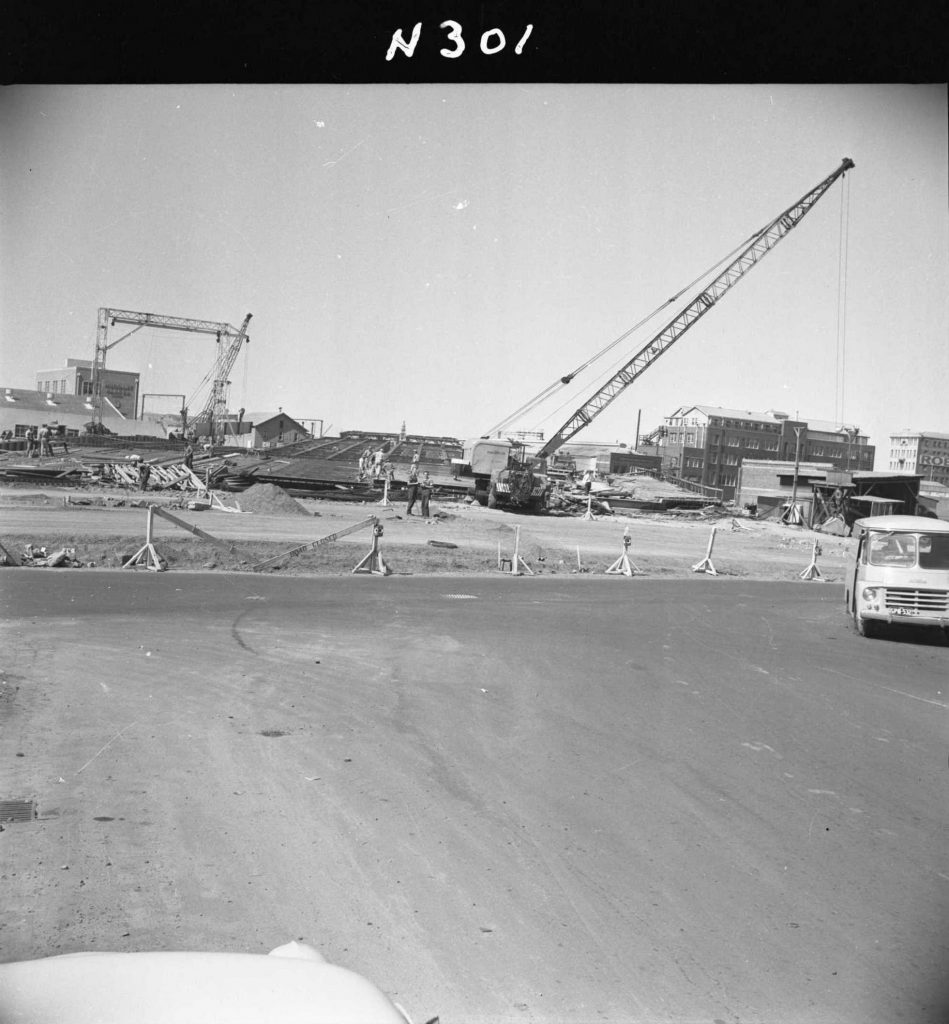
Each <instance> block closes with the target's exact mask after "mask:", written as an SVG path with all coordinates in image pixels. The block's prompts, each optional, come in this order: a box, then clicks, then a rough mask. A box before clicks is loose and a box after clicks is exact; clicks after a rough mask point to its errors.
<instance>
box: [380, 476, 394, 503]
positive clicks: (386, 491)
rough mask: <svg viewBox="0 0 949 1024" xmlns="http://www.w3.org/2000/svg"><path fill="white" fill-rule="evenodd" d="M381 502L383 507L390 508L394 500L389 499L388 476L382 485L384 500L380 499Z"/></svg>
mask: <svg viewBox="0 0 949 1024" xmlns="http://www.w3.org/2000/svg"><path fill="white" fill-rule="evenodd" d="M379 504H380V505H381V506H382V507H383V508H389V507H390V506H391V505H392V502H391V501H389V478H388V477H386V478H385V481H384V482H383V485H382V501H380V502H379Z"/></svg>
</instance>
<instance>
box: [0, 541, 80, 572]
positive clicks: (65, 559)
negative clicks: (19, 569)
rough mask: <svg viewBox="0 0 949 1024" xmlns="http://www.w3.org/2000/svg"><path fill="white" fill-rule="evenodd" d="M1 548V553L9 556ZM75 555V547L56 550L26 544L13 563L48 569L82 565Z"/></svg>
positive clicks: (70, 567)
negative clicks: (20, 555)
mask: <svg viewBox="0 0 949 1024" xmlns="http://www.w3.org/2000/svg"><path fill="white" fill-rule="evenodd" d="M2 550H3V554H4V555H5V556H6V557H8V558H9V557H10V555H9V552H8V551H6V549H2ZM75 556H76V549H75V548H60V549H59V550H58V551H47V550H46V548H44V547H39V546H37V545H35V544H27V546H26V548H25V549H24V551H23V555H22V557H21V558H20V561H19V563H17V562H14V563H13V564H14V565H16V564H19V565H25V566H34V567H37V568H50V569H79V568H81V567H82V562H80V561H78V560H77V559H76V557H75Z"/></svg>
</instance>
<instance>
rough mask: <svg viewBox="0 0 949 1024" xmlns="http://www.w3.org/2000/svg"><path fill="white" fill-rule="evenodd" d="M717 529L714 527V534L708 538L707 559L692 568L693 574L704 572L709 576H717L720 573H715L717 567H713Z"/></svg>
mask: <svg viewBox="0 0 949 1024" xmlns="http://www.w3.org/2000/svg"><path fill="white" fill-rule="evenodd" d="M715 529H716V528H715V527H714V526H713V527H712V532H711V534H709V538H708V548H707V550H706V552H705V557H704V558H703V559H702V560H701V561H700V562H696V563H695V565H693V566H692V572H704V573H707V574H708V575H709V576H717V575H718V573H717V572H716V571H715V566H714V565H712V546H713V545H714V544H715Z"/></svg>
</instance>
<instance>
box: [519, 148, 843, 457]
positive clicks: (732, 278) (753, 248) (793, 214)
mask: <svg viewBox="0 0 949 1024" xmlns="http://www.w3.org/2000/svg"><path fill="white" fill-rule="evenodd" d="M853 166H854V162H853V160H851V159H850V158H849V157H845V158H844V160H843V162H842V163H841V165H840V166H839V167H838V168H837V170H835V171H834V173H833V174H831V175H829V176H828V177H826V178H825V179H824V180H823V181H822V182H821V183H820V184H819V185H817V186H815V187H814V188H812V189H811V190H810V191H809V192H808V193H806V194H805V195H804V196H802V197H801V198H800V199H799V200H798V201H797V202H796V203H794V205H793V206H789V207H788V208H787V209H786V210H785V211H784V212H783V213H780V214H779V215H778V216H777V217H776V218H775V219H774V220H773V221H771V223H770V224H768V225H767V226H766V227H764V228H762V230H761V231H759V232H758V233H757V234H756V235H755V236H754V238H753V240H752V241H751V243H750V244H749V245H748V246H746V247H745V248H744V249H743V250H742V252H741V253H740V254H739V255H738V256H737V257H736V258H735V259H734V260H732V262H731V263H729V264H728V266H727V267H726V268H725V269H724V270H723V271H722V272H721V273H720V274H719V275H718V277H716V278H715V280H714V281H712V283H711V284H709V285H708V286H707V287H706V288H705V289H704V290H703V291H702V292H701V293H700V294H699V295H698V296H697V297H696V298H694V299H693V300H692V301H691V302H690V303H689V304H688V305H687V306H685V308H684V309H682V310H680V312H679V313H677V314H676V316H675V318H674V319H673V320H671V321H670V322H669V323H668V324H666V326H665V327H663V328H662V330H661V331H659V333H658V334H656V335H655V336H654V337H653V338H651V339H650V340H649V341H648V342H646V344H645V345H644V346H643V347H642V348H641V349H640V350H639V351H638V352H637V353H636V354H635V355H634V356H633V357H632V358H631V359H630V360H629V361H628V362H627V363H625V365H623V366H622V367H621V368H620V369H619V370H617V372H616V373H615V374H614V375H613V376H612V377H611V378H610V379H609V380H608V381H607V382H606V383H605V384H604V385H603V386H602V387H601V388H599V390H598V391H597V392H596V393H595V394H594V395H593V396H592V397H591V398H589V399H588V400H587V401H586V402H585V403H584V404H583V405H581V406H580V408H579V409H577V410H576V412H574V414H573V415H572V416H571V417H570V419H568V420H567V422H566V423H564V425H563V426H562V427H561V428H560V429H559V430H557V431H556V432H555V433H554V434H553V435H552V436H551V437H550V438H549V439H548V440H547V442H546V443H545V444H544V446H543V447H542V448H541V449H540V451H539V452H537V455H536V456H535V458H538V459H540V458H546V457H547V456H548V455H550V454H551V453H552V452H555V451H556V450H557V449H558V448H559V447H560V446H561V445H562V444H564V443H565V442H567V441H569V440H570V438H571V437H573V436H574V435H575V434H577V433H579V432H580V431H581V430H582V429H583V428H584V427H585V426H587V425H588V424H589V423H590V422H591V421H592V420H593V419H594V418H595V417H596V416H598V415H599V414H600V413H601V412H602V411H603V410H604V409H605V408H606V407H607V406H608V405H609V404H610V403H611V402H612V401H613V400H614V399H615V398H617V397H618V396H619V395H620V394H621V393H622V392H623V391H625V390H626V388H628V387H629V385H630V384H632V383H633V381H634V380H636V378H637V377H639V375H640V374H642V373H643V372H644V371H645V370H646V369H648V368H649V367H650V366H651V365H652V364H653V363H654V362H655V361H656V360H657V359H658V358H659V357H660V356H661V355H662V354H663V353H664V352H667V351H668V350H669V349H670V348H671V347H672V345H673V344H674V343H675V342H676V341H677V340H678V339H679V338H680V337H682V335H683V334H684V333H685V332H686V331H687V330H688V329H689V328H690V327H691V326H692V325H693V324H694V323H695V322H696V321H697V320H699V319H700V318H701V317H703V316H704V315H705V314H706V313H707V312H708V311H709V310H710V309H711V308H712V307H713V306H714V305H715V303H716V302H718V300H719V299H721V297H722V296H723V295H724V294H725V293H726V292H727V291H728V290H729V289H731V288H732V287H734V285H736V284H737V283H738V282H739V281H740V280H741V279H742V277H744V275H745V274H747V273H748V271H749V270H751V268H752V267H753V266H755V264H757V263H758V262H759V261H760V260H761V259H762V258H763V257H765V256H766V255H767V254H768V253H769V252H770V251H771V250H772V249H773V248H774V247H775V245H777V244H778V242H780V241H781V239H782V238H784V236H785V235H786V234H788V232H789V231H790V230H791V229H792V228H794V227H796V226H797V225H798V224H799V223H800V221H801V220H802V219H803V217H804V215H805V214H807V213H809V212H810V210H811V209H812V208H813V206H814V204H815V203H816V202H817V201H818V199H820V198H821V196H823V195H824V193H825V192H826V191H827V190H828V189H829V188H830V186H831V185H833V183H834V182H835V181H836V180H837V179H838V178H839V177H841V176H842V175H843V174H844V173H845V172H847V171H849V170H850V169H851V168H852V167H853Z"/></svg>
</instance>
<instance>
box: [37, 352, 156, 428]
mask: <svg viewBox="0 0 949 1024" xmlns="http://www.w3.org/2000/svg"><path fill="white" fill-rule="evenodd" d="M36 390H37V391H42V392H43V393H44V394H53V395H82V396H87V395H91V394H92V360H91V359H67V360H66V364H65V366H61V367H59V368H58V369H55V370H37V372H36ZM138 390H139V374H137V373H132V372H131V371H129V370H108V369H105V370H103V371H102V394H103V395H104V396H105V397H106V398H108V400H109V401H110V402H111V403H112V404H113V405H114V406H115V408H116V409H118V410H119V412H121V413H122V415H123V416H127V417H129V419H135V418H136V416H137V415H138Z"/></svg>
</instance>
